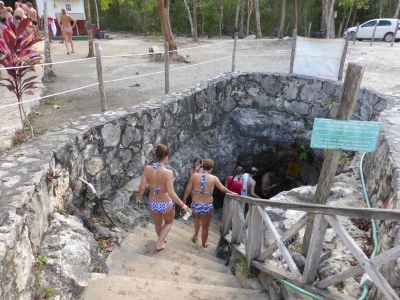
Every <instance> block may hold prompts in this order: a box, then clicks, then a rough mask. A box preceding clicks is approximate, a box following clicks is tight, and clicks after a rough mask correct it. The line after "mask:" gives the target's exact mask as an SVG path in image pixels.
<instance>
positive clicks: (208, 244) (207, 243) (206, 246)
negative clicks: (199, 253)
mask: <svg viewBox="0 0 400 300" xmlns="http://www.w3.org/2000/svg"><path fill="white" fill-rule="evenodd" d="M210 244H211V243H210V242H209V241H207V242H206V244H205V245H204V246H202V247H203V248H208V246H210Z"/></svg>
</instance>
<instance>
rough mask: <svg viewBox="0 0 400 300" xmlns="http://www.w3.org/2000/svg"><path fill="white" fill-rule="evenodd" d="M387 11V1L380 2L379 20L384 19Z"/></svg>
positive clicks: (381, 0) (380, 0)
mask: <svg viewBox="0 0 400 300" xmlns="http://www.w3.org/2000/svg"><path fill="white" fill-rule="evenodd" d="M384 10H385V1H384V0H379V19H380V18H382V14H383V11H384Z"/></svg>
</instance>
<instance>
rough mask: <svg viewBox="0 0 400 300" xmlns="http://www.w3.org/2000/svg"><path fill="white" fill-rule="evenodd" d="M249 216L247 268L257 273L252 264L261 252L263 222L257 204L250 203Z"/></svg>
mask: <svg viewBox="0 0 400 300" xmlns="http://www.w3.org/2000/svg"><path fill="white" fill-rule="evenodd" d="M247 216H249V218H248V219H249V227H248V229H249V230H248V232H249V237H248V240H247V245H246V262H247V270H249V272H250V274H255V273H256V272H255V271H254V270H252V269H254V267H252V266H251V261H252V260H253V259H255V258H257V257H258V256H259V255H260V252H261V238H262V233H263V226H262V225H263V223H262V218H261V215H260V212H259V211H258V209H257V206H256V205H251V204H250V206H249V211H248V212H247Z"/></svg>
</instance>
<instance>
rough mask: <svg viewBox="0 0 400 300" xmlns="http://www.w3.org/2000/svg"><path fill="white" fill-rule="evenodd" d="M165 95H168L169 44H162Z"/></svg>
mask: <svg viewBox="0 0 400 300" xmlns="http://www.w3.org/2000/svg"><path fill="white" fill-rule="evenodd" d="M164 52H165V54H164V66H165V72H164V73H165V74H164V75H165V95H166V94H168V93H169V43H168V42H164Z"/></svg>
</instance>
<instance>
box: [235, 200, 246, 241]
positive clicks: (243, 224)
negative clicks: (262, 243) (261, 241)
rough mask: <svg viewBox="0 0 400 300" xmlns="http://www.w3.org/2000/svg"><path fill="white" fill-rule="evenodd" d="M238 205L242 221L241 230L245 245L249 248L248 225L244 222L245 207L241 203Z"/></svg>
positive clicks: (237, 203)
mask: <svg viewBox="0 0 400 300" xmlns="http://www.w3.org/2000/svg"><path fill="white" fill-rule="evenodd" d="M236 205H237V211H238V215H239V220H240V229H241V233H242V237H243V244H244V245H245V246H246V247H247V231H246V223H245V221H244V214H243V205H242V204H241V203H240V202H239V201H237V202H236Z"/></svg>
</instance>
